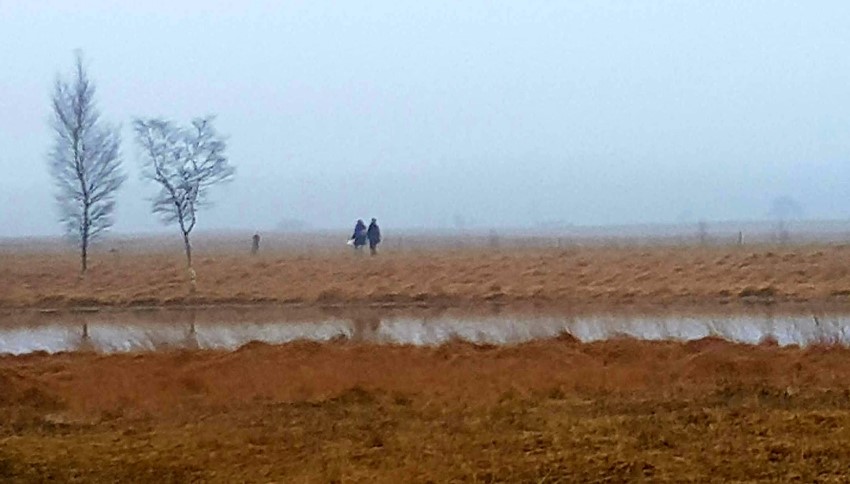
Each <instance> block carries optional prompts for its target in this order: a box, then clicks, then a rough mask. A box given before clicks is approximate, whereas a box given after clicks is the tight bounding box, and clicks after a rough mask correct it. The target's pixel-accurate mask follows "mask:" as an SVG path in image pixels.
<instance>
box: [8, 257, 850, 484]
mask: <svg viewBox="0 0 850 484" xmlns="http://www.w3.org/2000/svg"><path fill="white" fill-rule="evenodd" d="M0 256H2V260H0V306H2V307H3V308H4V312H5V313H6V315H7V317H14V314H15V312H16V311H28V310H30V309H36V308H68V307H78V306H86V307H91V306H107V307H115V306H150V305H153V306H159V305H191V304H204V305H222V304H234V303H238V304H243V303H244V304H256V303H261V304H281V303H288V304H296V303H297V304H298V305H299V306H300V307H301V309H300V310H304V308H305V307H306V308H311V307H317V308H318V307H322V306H325V307H326V306H328V305H343V306H354V307H356V306H359V305H372V304H385V305H398V306H403V305H408V304H416V305H421V306H433V307H437V306H454V307H462V308H467V309H468V310H470V311H475V310H476V308H486V307H488V306H490V305H493V304H495V303H498V304H501V305H505V306H509V307H510V306H516V307H519V306H521V305H524V304H531V305H537V306H547V307H549V306H551V307H556V308H560V309H559V310H575V311H614V310H616V311H631V310H638V309H639V308H644V307H646V308H658V309H661V308H665V309H666V310H671V308H672V310H674V311H678V310H686V309H687V310H694V309H695V308H696V309H697V310H698V309H699V308H711V309H713V310H720V309H722V310H723V311H733V312H734V311H736V310H737V309H736V308H739V307H740V308H743V307H744V306H748V307H752V306H757V307H760V306H761V305H774V306H777V307H781V306H783V305H785V306H792V305H796V306H798V307H802V308H804V309H806V310H808V309H812V310H819V309H821V308H827V307H829V308H832V309H834V310H839V311H841V310H844V309H846V308H848V307H850V306H848V305H847V302H848V299H847V298H848V297H850V274H848V269H850V248H847V247H843V246H834V245H817V246H815V245H812V246H799V247H771V246H745V247H706V248H695V247H691V248H688V247H663V248H662V247H654V248H653V247H633V248H603V247H588V248H575V249H569V250H558V249H519V250H511V251H508V250H499V251H495V250H493V251H488V250H484V249H466V250H450V251H445V252H440V251H419V252H403V253H395V254H394V253H391V252H389V251H388V252H387V253H385V254H382V255H381V256H380V257H377V258H369V257H368V256H367V257H361V258H356V257H352V255H351V254H318V253H317V254H306V253H301V254H295V253H289V252H285V251H280V252H269V253H264V254H261V255H259V256H257V257H250V256H247V255H244V256H241V255H240V256H236V255H232V254H228V253H227V252H226V251H218V252H217V251H205V252H204V251H201V252H199V253H198V255H197V261H196V269H197V273H198V284H197V292H196V293H195V294H189V290H188V285H187V282H186V276H185V269H184V268H183V266H182V260H181V259H180V254H179V253H177V254H170V253H169V254H166V253H157V252H145V251H140V252H133V253H126V252H122V253H101V254H96V257H95V258H94V260H93V262H92V265H91V271H90V273H89V274H88V275H87V276H86V277H85V278H84V279H82V280H80V279H78V276H77V273H76V268H77V265H76V262H77V261H76V260H75V259H74V257H73V255H70V254H64V253H57V252H35V251H33V252H24V251H15V252H10V251H5V252H3V253H2V254H0ZM9 315H11V316H9ZM848 409H850V349H847V348H843V347H838V346H819V345H816V346H810V347H806V348H799V347H778V346H776V345H775V344H770V343H765V344H761V345H736V344H732V343H728V342H724V341H720V340H716V339H711V338H708V339H703V340H699V341H693V342H689V343H681V342H645V341H637V340H630V339H615V340H609V341H604V342H596V343H584V344H583V343H578V342H577V341H575V340H574V339H571V338H569V337H562V338H560V339H555V340H547V341H536V342H531V343H526V344H521V345H513V346H503V347H494V346H475V345H471V344H466V343H461V342H453V343H449V344H446V345H443V346H439V347H413V346H389V345H372V344H365V343H358V342H355V341H335V342H331V343H321V344H320V343H306V342H301V343H290V344H285V345H280V346H270V345H265V344H260V343H250V344H248V345H246V346H244V347H242V348H241V349H239V350H237V351H234V352H226V351H200V350H194V351H163V352H152V353H128V354H115V355H102V354H95V353H86V352H78V353H62V354H46V353H36V354H30V355H23V356H2V357H0V482H6V481H8V482H43V481H48V480H50V481H54V482H125V481H130V482H133V481H135V482H158V483H165V482H583V481H597V482H634V481H668V482H682V481H692V482H705V481H715V482H729V481H774V482H775V481H800V482H816V481H819V482H830V481H832V482H846V481H848V480H850V411H848Z"/></svg>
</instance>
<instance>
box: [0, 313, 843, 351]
mask: <svg viewBox="0 0 850 484" xmlns="http://www.w3.org/2000/svg"><path fill="white" fill-rule="evenodd" d="M128 314H129V313H128ZM160 316H161V315H160V314H158V313H152V314H150V315H149V317H147V319H145V317H140V316H139V315H138V314H133V316H132V317H129V316H126V315H124V316H122V314H121V313H114V314H109V315H107V316H103V315H101V316H100V317H98V318H93V317H91V316H87V315H70V316H67V317H66V316H57V317H56V318H54V319H56V321H52V322H47V323H43V322H42V323H31V322H30V323H16V322H14V321H5V322H4V323H3V324H2V325H0V353H12V354H23V353H30V352H34V351H46V352H50V353H55V352H61V351H98V352H104V353H114V352H127V351H157V350H166V349H174V348H190V349H194V348H199V349H225V350H232V349H236V348H238V347H239V346H242V345H244V344H245V343H248V342H250V341H262V342H266V343H271V344H280V343H286V342H290V341H295V340H311V341H330V340H337V339H348V340H352V341H360V342H372V343H378V344H410V345H437V344H441V343H444V342H447V341H452V340H463V341H469V342H473V343H481V344H513V343H521V342H526V341H530V340H535V339H546V338H554V337H557V336H559V335H561V334H563V333H569V334H571V335H573V336H574V337H576V338H578V339H579V340H581V341H585V342H588V341H597V340H604V339H609V338H613V337H617V336H628V337H633V338H638V339H648V340H662V339H670V340H693V339H699V338H704V337H707V336H715V337H719V338H723V339H726V340H730V341H735V342H742V343H758V342H760V341H762V340H764V339H765V338H771V339H775V340H776V341H777V342H778V343H779V344H780V345H789V344H800V345H807V344H812V343H838V344H845V345H846V344H850V329H848V328H849V327H850V316H843V315H832V316H821V317H813V316H805V315H782V316H771V315H752V314H748V315H737V316H735V315H733V316H729V315H726V316H675V315H665V316H613V315H596V316H576V317H570V316H560V317H559V316H524V315H511V314H507V313H506V314H490V315H487V316H452V315H450V314H443V313H436V314H430V315H426V316H419V317H414V316H403V315H385V316H384V317H381V316H380V314H379V313H374V312H366V313H359V314H357V315H354V316H351V317H343V316H326V317H325V319H322V320H319V321H287V322H269V321H264V322H251V317H250V314H248V315H243V316H242V317H240V318H239V320H238V322H222V321H214V320H212V321H211V320H208V319H205V318H204V317H203V316H201V317H199V316H198V315H197V314H196V313H195V312H194V311H187V312H184V313H180V315H179V317H174V316H173V315H172V317H170V318H169V319H168V320H167V321H165V322H163V321H160V320H161V319H162V318H160ZM7 319H8V318H7ZM128 320H129V322H127V321H128Z"/></svg>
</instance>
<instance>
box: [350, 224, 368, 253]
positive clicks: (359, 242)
mask: <svg viewBox="0 0 850 484" xmlns="http://www.w3.org/2000/svg"><path fill="white" fill-rule="evenodd" d="M351 240H352V241H353V242H354V249H355V250H358V251H359V250H360V249H362V248H363V246H365V245H366V224H364V223H363V221H362V220H358V221H357V224H356V225H355V226H354V234H352V235H351Z"/></svg>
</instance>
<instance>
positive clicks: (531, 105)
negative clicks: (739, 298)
mask: <svg viewBox="0 0 850 484" xmlns="http://www.w3.org/2000/svg"><path fill="white" fill-rule="evenodd" d="M848 18H850V4H848V3H847V2H841V1H815V2H791V1H750V2H699V1H682V2H675V3H673V2H621V1H578V2H543V1H539V2H536V1H532V2H490V1H487V2H485V1H470V2H463V3H457V2H445V3H440V2H427V3H417V2H395V1H392V2H391V1H376V2H344V3H339V2H333V3H332V2H322V1H309V2H306V1H305V2H286V3H285V4H278V3H277V2H245V3H230V2H209V1H205V2H200V1H195V0H187V1H183V2H166V1H161V0H151V1H148V2H143V3H140V4H129V3H115V2H107V1H94V0H90V1H80V2H73V3H69V2H61V1H53V0H49V1H39V2H23V1H7V0H0V45H2V47H0V65H2V67H1V68H0V170H2V171H1V173H2V174H3V175H2V176H0V236H11V237H20V236H31V235H59V234H60V233H61V226H60V225H59V223H58V222H57V213H56V206H55V203H54V198H53V194H54V189H53V185H52V182H51V180H50V178H49V176H48V171H47V168H46V155H47V153H48V151H49V149H50V145H51V132H50V129H49V127H48V120H49V115H50V104H49V99H50V94H51V90H52V87H53V82H54V80H55V78H56V75H57V74H60V73H61V74H65V73H67V72H68V71H69V70H70V69H71V67H72V65H73V50H74V49H76V48H79V49H82V51H83V52H84V55H85V60H86V65H87V67H88V68H89V73H90V75H91V77H92V79H93V80H94V81H95V83H96V84H97V87H98V94H97V101H98V105H99V107H100V109H101V110H102V112H103V116H104V119H105V120H107V121H110V122H114V123H120V124H121V125H122V126H123V130H122V136H123V144H122V152H123V158H124V167H125V170H126V171H127V172H128V174H129V178H128V181H127V182H126V184H125V185H124V186H123V187H122V188H121V190H120V192H119V195H118V205H117V213H116V224H115V226H114V227H113V232H115V233H125V234H126V233H139V232H152V231H170V230H172V229H171V228H169V227H164V226H163V225H162V224H160V223H159V221H158V219H157V218H156V217H155V216H153V215H152V214H151V213H150V203H149V201H148V198H149V197H151V196H152V195H154V194H155V193H156V188H155V187H154V186H152V185H150V184H147V183H144V182H142V181H141V179H140V175H139V172H140V169H139V159H138V151H139V150H138V148H137V146H136V145H135V143H134V140H133V135H132V131H131V120H132V118H133V117H135V116H163V117H166V118H169V119H173V120H175V121H180V122H187V121H188V120H189V119H190V118H192V117H194V116H201V115H205V114H216V115H217V116H218V118H217V121H216V122H217V127H218V129H219V130H220V131H221V132H222V133H225V134H227V135H228V142H229V147H228V154H229V158H230V161H231V163H232V164H233V165H234V166H235V167H236V169H237V173H236V177H235V179H234V181H233V182H232V183H230V184H228V185H224V186H221V187H217V188H216V190H215V191H214V192H212V198H213V200H214V201H215V204H214V206H213V207H211V208H209V209H207V210H206V211H203V212H201V213H200V215H199V222H198V223H199V230H222V229H227V230H250V231H253V230H260V231H268V230H274V229H280V228H298V229H322V230H326V229H339V230H341V231H348V230H349V229H350V227H351V226H353V221H354V220H355V219H357V218H364V219H365V218H368V217H372V216H375V217H378V218H379V220H380V221H381V223H382V226H383V227H386V228H395V229H400V228H431V229H457V228H467V229H469V228H482V229H485V228H486V229H489V228H491V227H492V228H499V227H502V228H507V227H513V228H522V227H540V226H561V225H565V224H576V225H593V226H601V225H622V224H645V223H689V224H695V223H696V222H697V221H699V220H708V221H716V220H758V219H767V218H770V217H771V216H772V215H771V204H772V203H774V201H775V200H776V199H777V198H778V197H782V196H787V197H790V198H792V199H793V200H795V201H796V203H798V204H799V206H800V207H801V209H802V210H801V215H800V216H801V217H803V218H807V219H818V220H824V219H832V220H843V219H847V218H848V215H850V196H848V191H847V189H846V187H847V184H848V181H850V55H848V52H850V30H848V29H847V28H846V22H847V19H848Z"/></svg>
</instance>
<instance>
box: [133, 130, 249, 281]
mask: <svg viewBox="0 0 850 484" xmlns="http://www.w3.org/2000/svg"><path fill="white" fill-rule="evenodd" d="M213 119H214V118H213V117H211V116H207V117H204V118H196V119H194V120H193V121H192V124H191V126H189V127H181V126H177V125H175V124H173V123H172V122H170V121H166V120H162V119H136V120H135V121H134V122H133V128H134V129H135V132H136V140H137V141H138V143H139V145H140V146H141V148H142V157H143V161H142V165H143V166H142V168H143V171H142V176H143V177H144V178H146V179H149V180H153V181H155V182H156V183H158V184H159V187H160V190H159V193H158V194H157V195H156V196H155V197H154V198H153V212H154V213H155V214H158V215H160V216H161V217H162V220H163V222H165V223H168V224H171V223H177V225H178V226H179V227H180V233H181V234H182V235H183V244H184V247H185V249H186V263H187V265H188V267H189V270H190V274H192V243H191V241H190V239H189V236H190V234H191V233H192V229H194V228H195V224H196V223H197V221H198V219H197V214H198V209H199V208H201V207H203V206H204V205H205V204H206V195H207V191H208V189H209V188H210V187H211V186H213V185H216V184H219V183H222V182H226V181H229V180H230V179H232V178H233V174H234V172H235V170H234V168H233V167H232V166H231V165H230V164H229V163H228V161H227V157H225V155H224V151H225V149H226V148H227V144H226V143H225V141H224V138H223V137H222V136H221V135H219V134H218V133H217V132H216V130H215V128H214V127H213Z"/></svg>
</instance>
